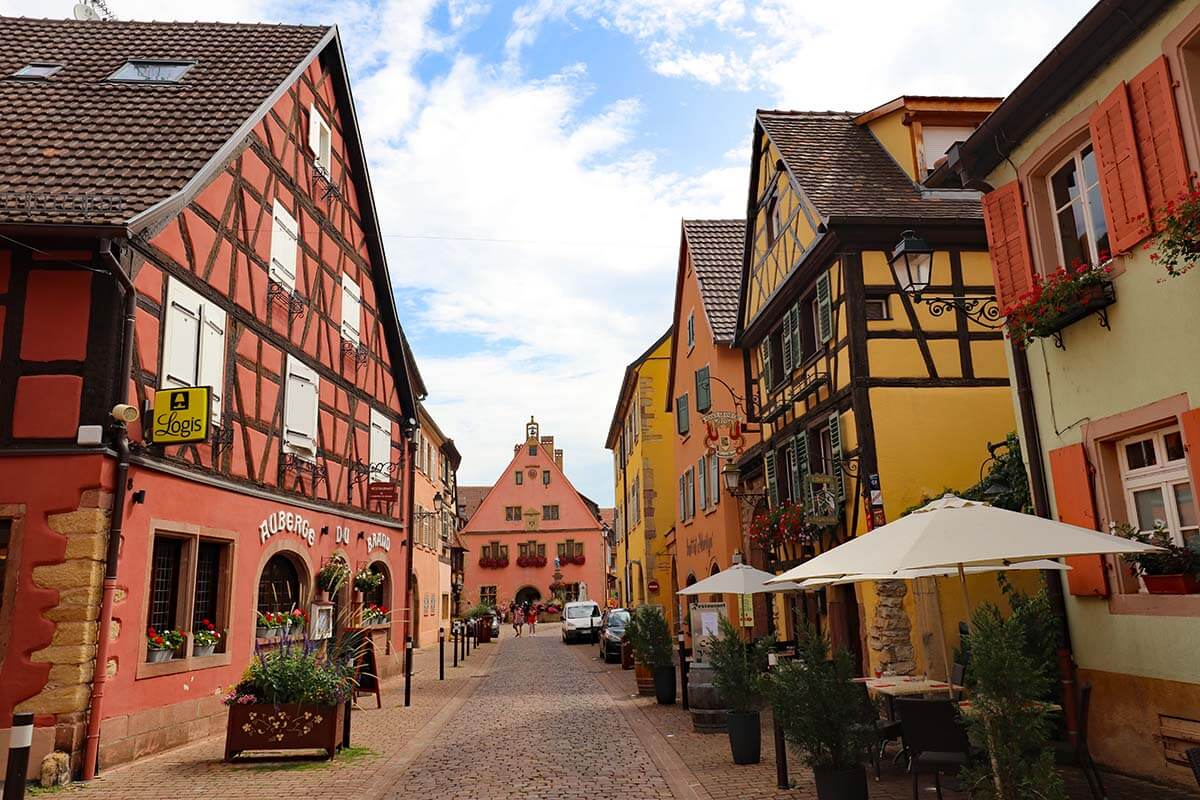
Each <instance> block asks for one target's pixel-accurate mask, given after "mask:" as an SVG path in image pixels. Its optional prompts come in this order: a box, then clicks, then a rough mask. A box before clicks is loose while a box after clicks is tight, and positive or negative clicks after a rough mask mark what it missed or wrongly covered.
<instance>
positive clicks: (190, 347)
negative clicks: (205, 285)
mask: <svg viewBox="0 0 1200 800" xmlns="http://www.w3.org/2000/svg"><path fill="white" fill-rule="evenodd" d="M203 306H204V300H203V299H202V298H201V297H200V295H199V294H197V293H196V292H194V291H192V290H191V289H190V288H188V287H187V286H186V285H185V284H183V283H182V282H181V281H177V280H175V279H174V278H172V279H171V280H170V282H169V283H168V284H167V321H166V331H165V332H164V337H163V358H162V375H161V376H160V380H159V382H160V383H161V384H162V388H164V389H170V388H179V387H183V386H195V385H197V381H198V379H199V377H200V375H199V365H200V320H201V316H202V310H201V309H202V308H203Z"/></svg>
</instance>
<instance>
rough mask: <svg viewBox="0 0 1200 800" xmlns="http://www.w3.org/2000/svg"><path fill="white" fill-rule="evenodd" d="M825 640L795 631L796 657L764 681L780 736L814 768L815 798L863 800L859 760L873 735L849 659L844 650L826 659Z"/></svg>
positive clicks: (864, 790) (863, 778) (808, 630)
mask: <svg viewBox="0 0 1200 800" xmlns="http://www.w3.org/2000/svg"><path fill="white" fill-rule="evenodd" d="M829 650H830V648H829V643H828V642H827V641H826V640H825V638H824V637H823V636H821V634H820V633H818V632H817V631H815V630H813V629H812V628H810V627H807V626H805V627H804V628H801V629H800V630H799V631H798V632H797V635H796V658H795V660H792V661H786V662H784V663H783V664H781V665H780V666H778V667H776V668H775V669H774V670H773V671H772V672H771V674H770V676H769V678H768V680H767V681H766V687H767V696H768V697H769V698H770V701H771V707H772V711H773V713H774V714H775V719H777V720H779V723H780V725H781V726H782V727H783V735H784V737H785V738H786V739H787V741H788V742H790V743H791V744H792V745H793V746H795V748H796V749H797V750H798V751H799V752H800V756H801V759H802V760H803V761H804V763H805V764H807V765H808V767H809V768H810V769H812V771H813V775H814V777H815V778H816V785H817V797H818V798H819V800H867V773H866V770H865V769H864V768H863V760H864V758H865V756H866V753H867V748H869V747H870V746H871V744H872V741H873V738H874V727H873V725H872V724H871V723H872V722H873V721H872V720H870V719H869V715H868V710H867V708H866V707H865V705H864V704H863V702H862V698H861V688H860V687H859V686H857V685H856V684H854V683H851V679H852V678H853V677H854V666H853V660H852V659H851V657H850V654H849V653H848V652H846V651H845V650H838V651H837V652H835V653H834V654H833V658H832V659H830V657H829Z"/></svg>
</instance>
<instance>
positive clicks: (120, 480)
mask: <svg viewBox="0 0 1200 800" xmlns="http://www.w3.org/2000/svg"><path fill="white" fill-rule="evenodd" d="M100 258H101V259H102V260H103V261H104V263H105V264H106V265H107V266H108V268H109V270H110V271H111V272H112V274H113V277H115V278H116V279H117V282H118V283H119V284H120V286H121V291H122V293H123V294H124V300H125V302H124V313H123V320H122V329H121V362H120V366H119V367H118V372H117V391H116V398H117V402H118V403H121V404H123V403H127V402H128V400H129V376H130V373H131V372H132V370H133V326H134V320H135V317H136V309H137V291H136V290H135V289H134V287H133V281H132V280H131V279H130V277H129V275H127V274H126V273H125V270H124V269H122V268H121V264H120V262H119V261H118V260H117V257H116V255H115V254H114V253H113V251H112V242H111V241H110V240H107V239H105V240H103V241H102V242H101V246H100ZM109 431H110V434H111V436H112V441H113V446H114V447H115V448H116V450H117V470H116V475H115V477H114V485H113V503H112V515H111V517H110V519H109V525H108V542H107V548H106V551H105V554H104V587H103V592H102V594H101V598H100V619H99V624H98V626H97V628H96V637H97V640H96V662H95V666H94V667H93V669H92V694H91V700H90V702H89V704H88V723H87V741H86V744H85V747H84V755H83V779H84V780H85V781H90V780H91V779H92V778H94V777H95V776H96V755H97V752H98V751H99V749H100V720H101V717H102V715H103V707H104V686H105V684H106V683H107V682H108V647H109V643H110V641H111V639H112V636H111V633H110V629H111V627H112V616H113V596H114V595H115V594H116V590H117V565H118V560H119V559H120V556H121V530H122V527H123V525H124V522H125V494H126V490H127V489H128V483H129V430H128V428H126V427H125V423H124V422H123V421H120V420H115V419H114V420H113V422H112V424H111V426H110V428H109Z"/></svg>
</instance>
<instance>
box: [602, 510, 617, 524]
mask: <svg viewBox="0 0 1200 800" xmlns="http://www.w3.org/2000/svg"><path fill="white" fill-rule="evenodd" d="M616 519H617V510H616V509H615V508H602V509H600V522H601V524H603V525H607V526H608V527H610V528H611V527H612V526H613V522H614V521H616Z"/></svg>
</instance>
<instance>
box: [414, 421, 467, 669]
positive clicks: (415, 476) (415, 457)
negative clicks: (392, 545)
mask: <svg viewBox="0 0 1200 800" xmlns="http://www.w3.org/2000/svg"><path fill="white" fill-rule="evenodd" d="M416 489H417V422H416V420H413V424H412V427H411V428H409V429H408V504H407V505H408V520H407V523H408V524H407V526H406V527H407V529H408V530H407V531H406V533H407V536H405V539H404V541H405V543H406V544H407V545H408V552H407V553H405V554H404V602H405V604H406V605H407V606H408V613H407V614H405V615H404V643H405V650H404V654H405V655H404V658H405V666H404V669H405V674H408V673H407V670H408V661H407V660H408V659H410V658H412V650H411V649H409V648H408V641H409V639H410V637H411V636H412V633H413V628H415V627H416V605H417V604H416V603H414V602H413V596H412V570H413V526H414V525H415V524H416V520H415V519H414V518H413V515H414V514H415V513H416V508H417V503H416V498H415V497H413V494H414V493H415V492H416ZM455 513H457V511H456V512H455Z"/></svg>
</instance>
